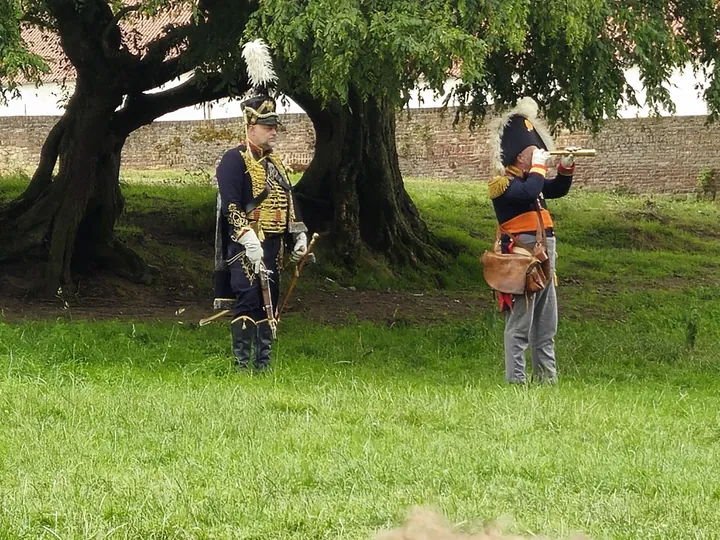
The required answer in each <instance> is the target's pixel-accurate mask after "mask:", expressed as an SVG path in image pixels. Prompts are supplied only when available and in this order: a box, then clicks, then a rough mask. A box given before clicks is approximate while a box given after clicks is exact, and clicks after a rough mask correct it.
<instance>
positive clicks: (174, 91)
mask: <svg viewBox="0 0 720 540" xmlns="http://www.w3.org/2000/svg"><path fill="white" fill-rule="evenodd" d="M242 85H244V86H245V87H246V88H249V84H248V82H247V80H244V81H243V82H242ZM229 94H230V89H229V88H228V86H227V85H225V84H224V83H223V80H222V77H221V76H219V75H217V76H214V77H210V78H208V79H207V80H205V81H202V82H200V81H199V80H198V79H197V78H196V76H195V75H193V76H192V77H191V78H190V79H188V80H187V81H185V82H184V83H182V84H180V85H178V86H176V87H174V88H170V89H169V90H165V91H163V92H156V93H152V94H144V93H139V94H132V95H129V96H128V99H127V102H126V103H125V105H124V106H123V107H122V109H120V110H119V111H117V112H116V113H115V115H114V118H113V129H114V130H115V132H116V133H119V134H122V135H129V134H130V133H132V132H133V131H135V130H136V129H138V128H140V127H142V126H145V125H147V124H150V123H152V122H153V121H154V120H155V119H156V118H159V117H160V116H162V115H164V114H167V113H169V112H172V111H176V110H178V109H182V108H184V107H189V106H191V105H197V104H198V103H204V102H206V101H213V100H216V99H221V98H224V97H227V96H228V95H229Z"/></svg>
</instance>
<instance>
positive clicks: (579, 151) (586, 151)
mask: <svg viewBox="0 0 720 540" xmlns="http://www.w3.org/2000/svg"><path fill="white" fill-rule="evenodd" d="M549 153H550V155H551V156H574V157H595V149H593V148H580V147H579V146H568V147H566V148H562V149H560V150H551V151H550V152H549Z"/></svg>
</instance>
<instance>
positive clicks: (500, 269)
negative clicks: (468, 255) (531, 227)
mask: <svg viewBox="0 0 720 540" xmlns="http://www.w3.org/2000/svg"><path fill="white" fill-rule="evenodd" d="M536 211H537V229H536V231H535V245H534V246H532V247H530V246H526V245H523V244H521V243H520V242H519V241H518V240H517V237H513V238H514V240H515V245H514V246H513V253H502V251H501V246H500V236H501V234H502V232H503V231H502V229H501V228H500V226H498V228H497V232H496V238H495V244H494V248H493V250H492V251H485V253H483V254H482V256H481V257H480V261H481V262H482V264H483V276H484V278H485V281H486V282H487V284H488V286H489V287H490V288H491V289H493V290H494V291H497V292H501V293H509V294H526V293H536V292H538V291H541V290H543V289H544V288H545V286H546V285H547V283H548V280H549V279H550V259H549V257H548V254H547V248H546V244H547V242H546V236H545V227H544V226H543V222H542V216H541V214H540V201H539V200H538V201H537V206H536ZM507 234H509V233H507ZM511 236H512V235H511Z"/></svg>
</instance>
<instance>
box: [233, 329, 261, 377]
mask: <svg viewBox="0 0 720 540" xmlns="http://www.w3.org/2000/svg"><path fill="white" fill-rule="evenodd" d="M230 332H231V333H232V345H233V356H234V357H235V360H234V362H233V366H234V367H235V369H237V370H245V369H247V367H248V362H249V361H250V348H251V347H252V342H253V336H254V335H255V325H254V324H252V323H251V322H248V321H245V320H239V321H237V322H235V323H233V324H231V325H230Z"/></svg>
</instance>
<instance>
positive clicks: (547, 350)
mask: <svg viewBox="0 0 720 540" xmlns="http://www.w3.org/2000/svg"><path fill="white" fill-rule="evenodd" d="M519 240H520V242H522V243H523V244H527V245H531V246H532V245H534V243H535V236H534V235H525V234H523V235H521V236H520V238H519ZM547 250H548V257H549V258H550V266H551V268H552V271H553V274H554V272H555V261H556V258H557V256H556V252H555V238H554V237H552V238H548V239H547ZM557 325H558V313H557V296H556V294H555V282H554V279H550V280H549V282H548V284H547V285H546V286H545V288H544V289H543V290H542V291H540V292H537V293H535V294H533V295H528V296H527V297H526V296H523V295H516V296H515V297H514V298H513V308H512V311H510V312H508V313H507V314H506V316H505V380H506V381H507V382H510V383H524V382H525V350H526V349H527V348H528V346H530V351H531V354H532V367H533V380H535V381H538V382H552V383H554V382H556V381H557V372H556V370H555V332H557Z"/></svg>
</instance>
